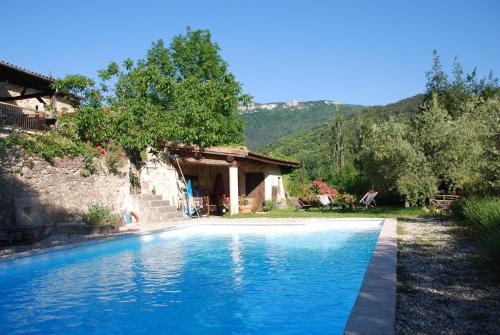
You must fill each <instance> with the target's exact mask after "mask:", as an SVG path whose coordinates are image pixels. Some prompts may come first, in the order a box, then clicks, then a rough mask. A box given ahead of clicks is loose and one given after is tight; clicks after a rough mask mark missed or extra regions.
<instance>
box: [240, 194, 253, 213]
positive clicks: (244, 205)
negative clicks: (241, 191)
mask: <svg viewBox="0 0 500 335" xmlns="http://www.w3.org/2000/svg"><path fill="white" fill-rule="evenodd" d="M252 208H253V205H252V204H251V203H250V201H248V199H247V198H245V197H241V200H240V203H239V205H238V209H239V211H240V213H243V214H245V213H251V212H252Z"/></svg>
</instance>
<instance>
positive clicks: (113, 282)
mask: <svg viewBox="0 0 500 335" xmlns="http://www.w3.org/2000/svg"><path fill="white" fill-rule="evenodd" d="M380 228H381V222H373V221H371V222H368V223H366V222H365V223H357V222H347V223H344V224H342V223H339V222H331V221H327V220H319V221H317V222H315V223H311V224H308V225H305V226H287V227H283V226H281V227H276V226H275V227H259V226H254V227H250V226H242V227H235V226H234V225H231V226H217V227H214V226H194V227H189V228H185V229H180V230H176V231H172V232H165V233H161V234H155V235H148V236H143V237H134V238H126V239H121V240H116V241H110V242H104V243H99V244H94V245H90V246H85V247H79V248H73V249H68V250H61V251H56V252H51V253H46V254H42V255H37V256H32V257H27V258H24V259H17V260H12V261H5V262H0V292H1V294H0V334H159V333H161V334H341V333H342V332H343V329H344V327H345V324H346V322H347V319H348V316H349V313H350V311H351V309H352V307H353V305H354V302H355V300H356V296H357V294H358V291H359V288H360V286H361V282H362V279H363V276H364V273H365V271H366V268H367V265H368V263H369V260H370V258H371V254H372V252H373V249H374V246H375V244H376V240H377V238H378V234H379V232H380Z"/></svg>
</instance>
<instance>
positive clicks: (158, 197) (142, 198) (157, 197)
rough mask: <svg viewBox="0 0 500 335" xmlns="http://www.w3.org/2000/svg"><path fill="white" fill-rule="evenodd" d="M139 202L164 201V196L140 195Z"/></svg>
mask: <svg viewBox="0 0 500 335" xmlns="http://www.w3.org/2000/svg"><path fill="white" fill-rule="evenodd" d="M139 200H144V201H151V200H163V196H162V195H161V194H139Z"/></svg>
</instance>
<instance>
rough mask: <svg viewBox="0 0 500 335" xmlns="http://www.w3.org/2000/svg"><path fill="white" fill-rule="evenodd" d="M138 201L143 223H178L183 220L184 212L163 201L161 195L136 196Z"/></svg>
mask: <svg viewBox="0 0 500 335" xmlns="http://www.w3.org/2000/svg"><path fill="white" fill-rule="evenodd" d="M136 201H137V204H138V207H139V210H140V214H139V215H140V216H141V218H140V219H141V221H142V222H146V223H155V224H156V223H164V222H171V221H178V220H180V219H182V218H183V216H182V212H181V211H178V210H177V207H175V206H172V205H171V204H170V201H168V200H163V196H161V195H152V194H139V195H137V196H136Z"/></svg>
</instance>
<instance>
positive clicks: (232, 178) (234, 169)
mask: <svg viewBox="0 0 500 335" xmlns="http://www.w3.org/2000/svg"><path fill="white" fill-rule="evenodd" d="M229 198H230V202H231V213H230V214H231V215H233V214H238V212H239V208H238V165H237V163H236V161H233V162H232V164H231V166H230V167H229Z"/></svg>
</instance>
